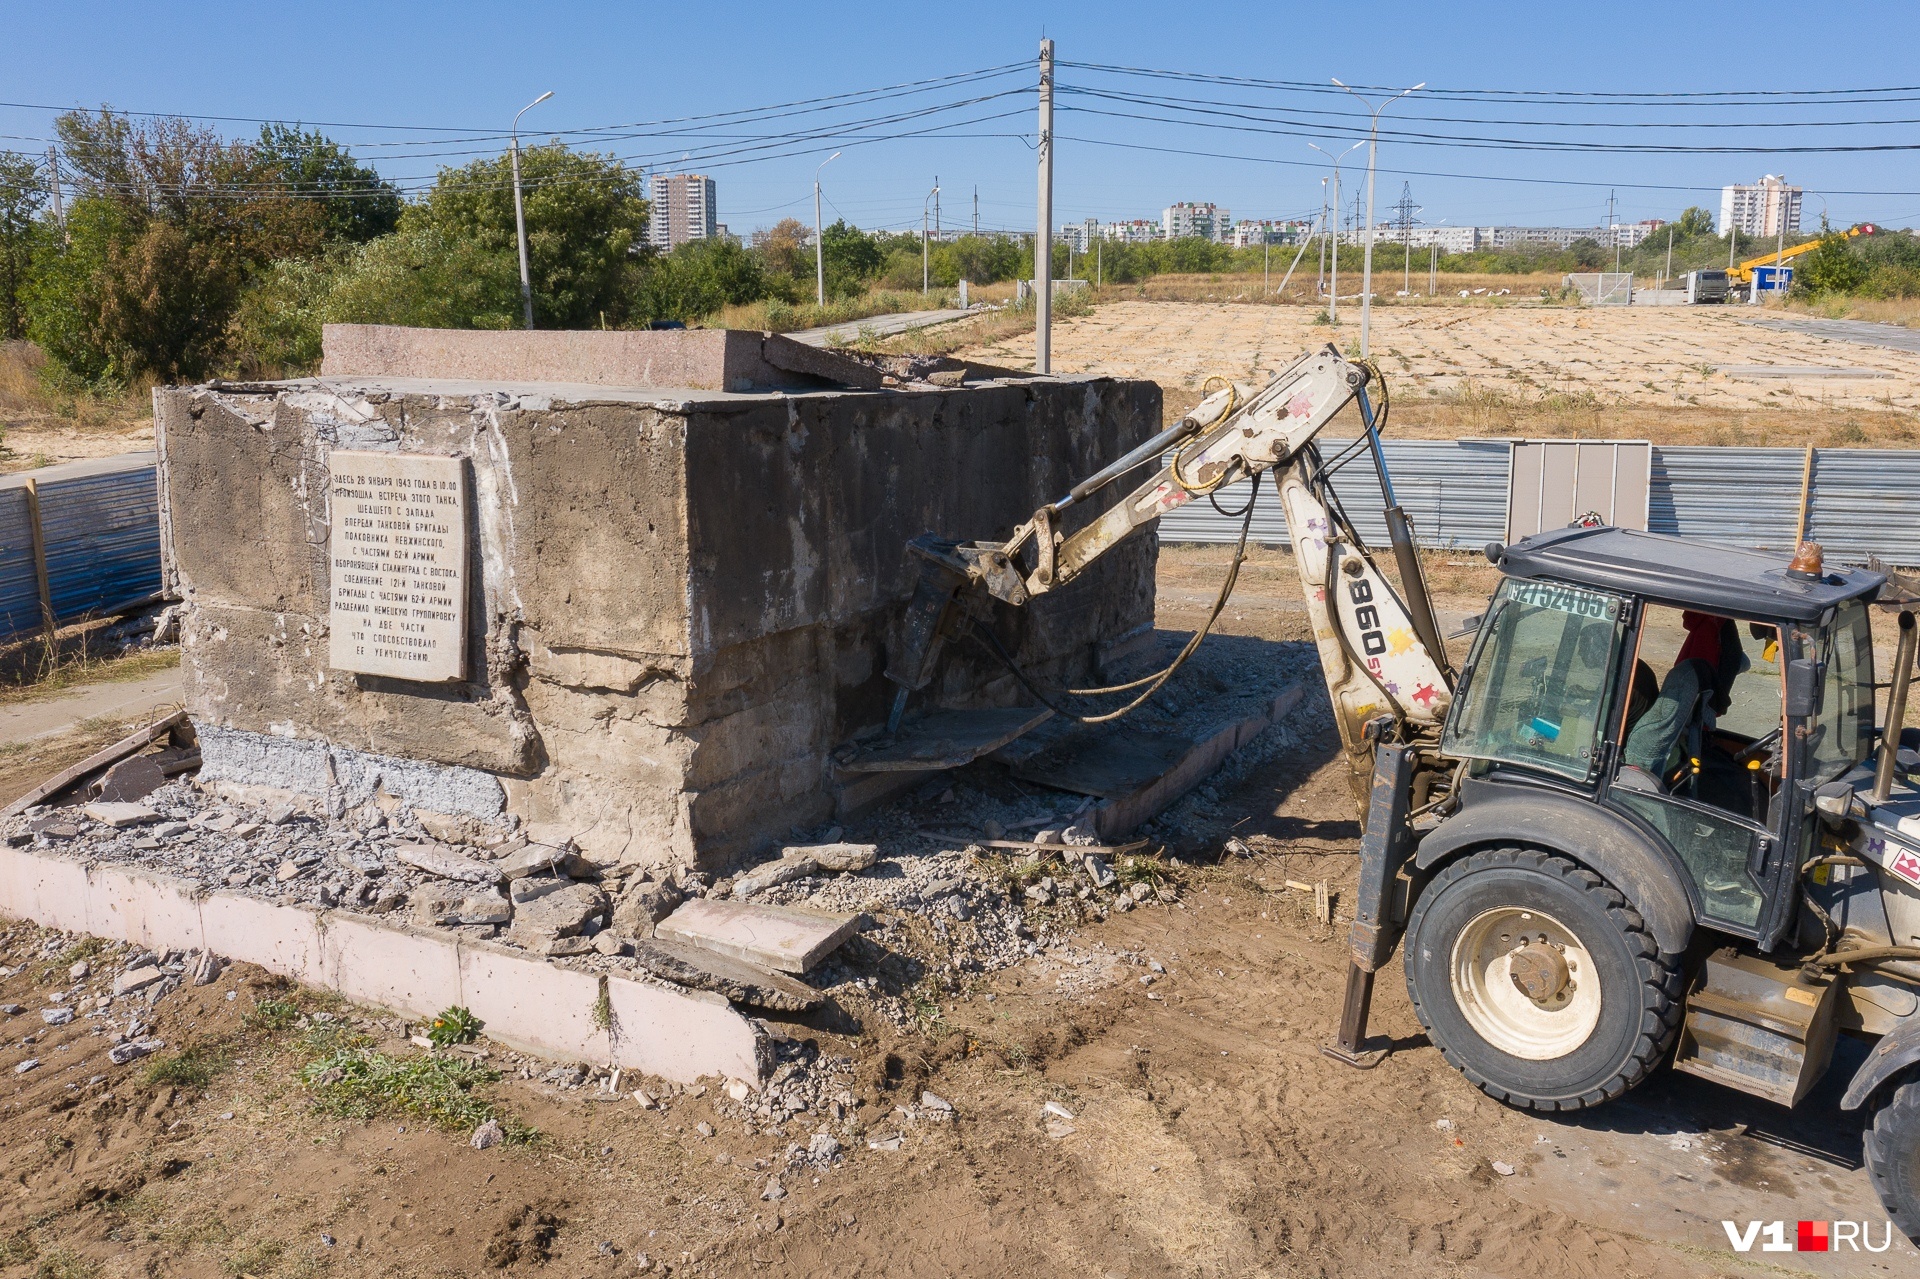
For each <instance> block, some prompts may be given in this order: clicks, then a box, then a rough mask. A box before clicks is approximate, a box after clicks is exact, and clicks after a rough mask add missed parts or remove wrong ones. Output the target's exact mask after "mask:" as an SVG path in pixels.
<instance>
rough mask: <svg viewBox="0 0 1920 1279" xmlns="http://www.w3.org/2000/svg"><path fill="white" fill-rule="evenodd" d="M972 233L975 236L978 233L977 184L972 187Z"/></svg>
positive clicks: (978, 195) (978, 206) (978, 201)
mask: <svg viewBox="0 0 1920 1279" xmlns="http://www.w3.org/2000/svg"><path fill="white" fill-rule="evenodd" d="M973 233H974V235H975V236H976V237H977V236H978V235H979V234H980V188H979V187H978V186H976V187H974V188H973Z"/></svg>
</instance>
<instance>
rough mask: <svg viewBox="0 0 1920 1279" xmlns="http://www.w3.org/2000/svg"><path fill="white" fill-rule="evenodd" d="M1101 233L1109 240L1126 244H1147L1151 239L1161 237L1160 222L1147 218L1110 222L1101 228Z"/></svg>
mask: <svg viewBox="0 0 1920 1279" xmlns="http://www.w3.org/2000/svg"><path fill="white" fill-rule="evenodd" d="M1100 234H1101V236H1103V237H1104V238H1106V239H1109V240H1118V241H1121V242H1122V243H1124V244H1145V243H1147V241H1149V240H1157V239H1159V238H1160V224H1159V223H1158V222H1150V221H1148V220H1147V219H1146V218H1134V219H1133V220H1132V221H1130V222H1108V223H1106V224H1105V225H1103V226H1102V227H1101V228H1100Z"/></svg>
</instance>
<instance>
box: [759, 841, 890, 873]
mask: <svg viewBox="0 0 1920 1279" xmlns="http://www.w3.org/2000/svg"><path fill="white" fill-rule="evenodd" d="M780 855H781V856H782V857H791V858H809V859H811V860H812V861H813V863H814V865H816V866H818V867H819V868H820V869H821V870H831V871H836V872H839V873H841V874H846V873H848V872H853V871H863V870H867V869H869V868H870V867H872V865H873V863H874V861H875V860H876V859H878V858H879V856H880V846H879V845H877V844H805V845H796V846H793V847H788V848H783V849H781V850H780Z"/></svg>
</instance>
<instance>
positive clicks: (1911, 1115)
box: [1866, 1074, 1920, 1243]
mask: <svg viewBox="0 0 1920 1279" xmlns="http://www.w3.org/2000/svg"><path fill="white" fill-rule="evenodd" d="M1866 1148H1867V1175H1868V1176H1869V1177H1871V1178H1873V1188H1874V1190H1875V1192H1877V1193H1878V1194H1879V1196H1880V1203H1881V1205H1882V1206H1883V1207H1885V1208H1886V1210H1887V1216H1889V1217H1891V1218H1893V1224H1894V1225H1895V1226H1897V1227H1899V1229H1900V1232H1901V1233H1902V1234H1904V1235H1906V1237H1907V1238H1909V1239H1911V1240H1913V1241H1914V1242H1915V1243H1920V1075H1916V1074H1909V1075H1907V1076H1906V1078H1905V1079H1904V1080H1903V1081H1902V1082H1901V1083H1900V1084H1899V1085H1898V1086H1897V1087H1895V1088H1894V1089H1893V1090H1892V1091H1891V1092H1890V1093H1887V1094H1885V1101H1884V1104H1882V1105H1881V1107H1880V1109H1879V1110H1877V1111H1875V1112H1874V1115H1873V1126H1872V1127H1870V1128H1868V1129H1867V1133H1866Z"/></svg>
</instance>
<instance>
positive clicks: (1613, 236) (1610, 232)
mask: <svg viewBox="0 0 1920 1279" xmlns="http://www.w3.org/2000/svg"><path fill="white" fill-rule="evenodd" d="M1607 238H1608V239H1609V240H1612V241H1613V272H1614V274H1615V275H1618V274H1619V273H1620V236H1619V233H1618V232H1616V231H1615V230H1614V229H1613V192H1611V191H1609V192H1607Z"/></svg>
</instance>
